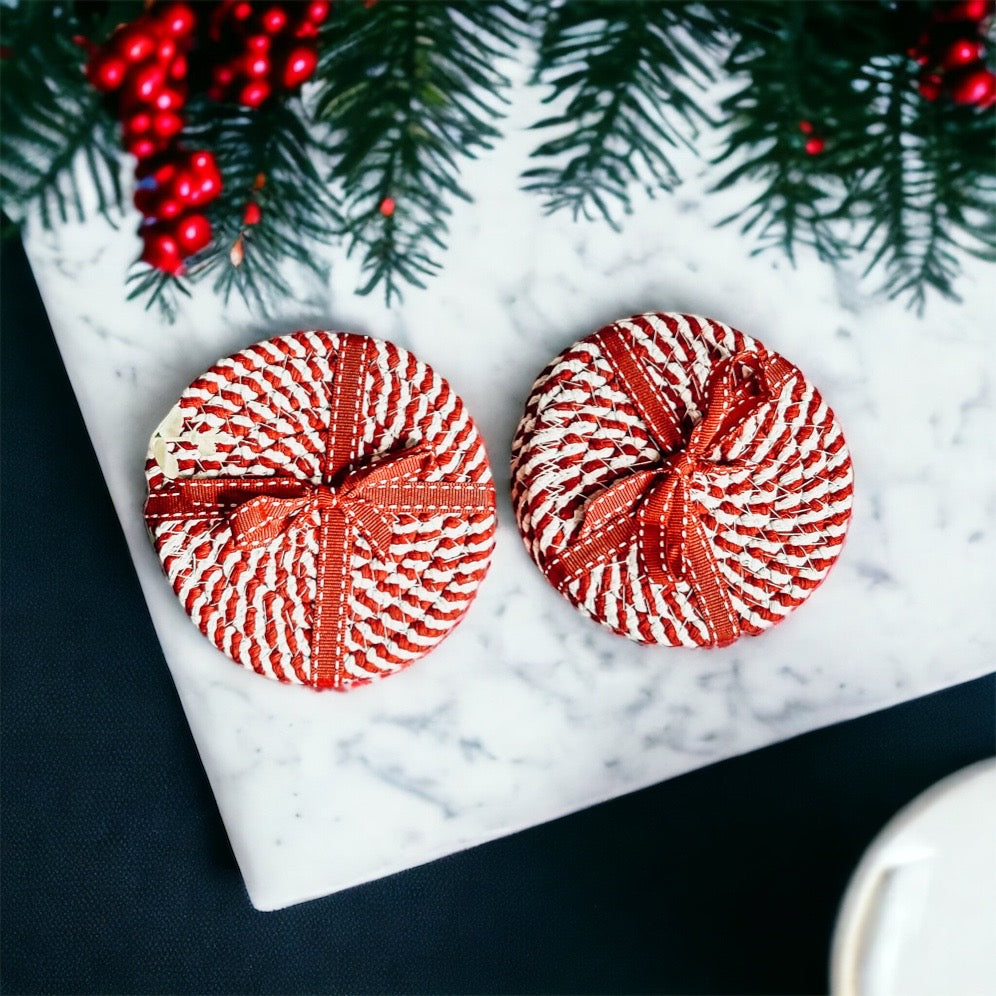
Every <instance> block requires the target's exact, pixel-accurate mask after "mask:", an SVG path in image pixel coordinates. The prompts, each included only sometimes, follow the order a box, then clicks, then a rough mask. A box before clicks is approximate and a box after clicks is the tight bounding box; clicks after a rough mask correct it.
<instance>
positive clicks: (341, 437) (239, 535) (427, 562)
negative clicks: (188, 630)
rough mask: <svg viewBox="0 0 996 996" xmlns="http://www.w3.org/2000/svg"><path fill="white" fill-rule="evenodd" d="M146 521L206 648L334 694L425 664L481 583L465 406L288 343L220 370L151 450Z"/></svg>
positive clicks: (434, 385)
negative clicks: (417, 662) (209, 643)
mask: <svg viewBox="0 0 996 996" xmlns="http://www.w3.org/2000/svg"><path fill="white" fill-rule="evenodd" d="M146 477H147V479H148V487H149V496H148V499H147V501H146V505H145V518H146V522H147V523H148V526H149V531H150V533H151V535H152V540H153V542H154V544H155V547H156V550H157V551H158V553H159V558H160V560H161V561H162V564H163V568H164V570H165V572H166V576H167V577H168V578H169V580H170V582H171V584H172V585H173V589H174V591H175V592H176V594H177V597H178V598H179V599H180V601H181V602H182V603H183V605H184V607H185V608H186V610H187V612H188V614H189V615H190V617H191V618H192V619H193V620H194V622H195V623H196V624H197V625H198V626H199V627H200V629H201V631H202V632H203V633H204V635H205V636H207V637H208V639H210V640H211V641H212V642H213V643H214V644H215V645H216V646H218V647H219V648H220V649H221V650H223V651H224V652H225V653H226V654H228V656H229V657H231V658H232V659H233V660H235V661H236V662H238V663H239V664H241V665H243V667H246V668H251V669H252V670H254V671H257V672H258V673H259V674H262V675H264V676H266V677H268V678H273V679H275V680H277V681H282V682H288V683H293V684H303V685H309V686H311V687H312V688H317V689H325V688H333V689H339V690H345V689H348V688H350V687H352V686H354V685H359V684H363V683H365V682H368V681H371V680H372V679H374V678H379V677H381V676H384V675H388V674H392V673H394V672H396V671H400V670H401V669H402V668H404V667H407V665H409V664H410V663H411V662H412V661H414V660H416V659H417V658H419V657H422V656H423V655H424V654H426V653H428V652H429V651H430V650H431V649H432V648H433V647H434V646H435V645H436V644H437V643H439V642H440V641H441V640H442V639H443V638H444V637H445V636H446V635H447V634H448V633H449V632H450V630H451V629H452V628H453V627H454V626H455V625H456V624H457V623H458V622H459V621H460V619H461V618H462V617H463V615H464V613H465V612H466V611H467V609H468V607H469V605H470V603H471V601H472V600H473V598H474V595H475V594H476V591H477V587H478V585H479V584H480V582H481V580H482V579H483V577H484V575H485V573H486V572H487V569H488V566H489V563H490V559H491V551H492V548H493V546H494V532H495V493H494V484H493V482H492V479H491V471H490V468H489V466H488V458H487V454H486V453H485V450H484V443H483V441H482V439H481V437H480V435H479V434H478V432H477V429H476V428H475V426H474V423H473V422H472V421H471V418H470V416H469V415H468V414H467V412H466V409H465V408H464V406H463V402H462V401H461V400H460V398H459V397H457V395H456V394H455V393H454V392H453V391H452V390H451V389H450V386H449V385H448V384H447V383H446V381H445V380H443V378H442V377H440V376H439V375H438V374H436V373H434V372H433V371H432V370H431V369H430V368H429V367H428V366H427V365H426V364H425V363H422V362H420V361H419V360H417V359H416V358H415V357H414V356H412V355H411V353H408V352H406V351H405V350H403V349H399V348H398V347H397V346H394V345H392V344H391V343H388V342H383V341H381V340H379V339H372V338H368V337H366V336H359V335H351V334H347V333H342V332H295V333H294V334H293V335H287V336H282V337H279V338H275V339H269V340H267V341H266V342H261V343H257V344H256V345H255V346H250V347H249V348H248V349H244V350H242V352H240V353H236V354H235V355H234V356H231V357H229V358H227V359H224V360H221V361H219V362H218V363H217V364H216V365H215V366H214V367H212V368H211V369H210V370H209V371H208V372H207V373H205V374H204V375H203V376H201V377H199V378H198V379H197V380H196V381H194V383H193V384H191V385H190V387H189V388H187V390H186V391H184V393H183V395H182V396H181V398H180V400H179V402H178V403H177V404H176V406H175V407H174V408H173V409H172V411H171V412H170V413H169V414H168V415H167V416H166V418H165V419H164V420H163V422H162V423H161V424H160V426H159V428H158V429H157V430H156V432H155V434H154V435H153V437H152V440H151V443H150V448H149V457H148V462H147V464H146Z"/></svg>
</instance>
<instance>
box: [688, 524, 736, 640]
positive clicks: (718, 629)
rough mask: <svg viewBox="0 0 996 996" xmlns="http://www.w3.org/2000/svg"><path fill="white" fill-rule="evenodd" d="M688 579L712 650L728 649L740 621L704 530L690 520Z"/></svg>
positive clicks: (700, 525) (734, 638) (734, 637)
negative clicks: (718, 648)
mask: <svg viewBox="0 0 996 996" xmlns="http://www.w3.org/2000/svg"><path fill="white" fill-rule="evenodd" d="M685 576H686V578H687V580H688V581H689V582H690V583H691V585H692V590H693V591H694V592H695V597H696V600H697V602H698V605H699V609H700V610H701V612H702V620H703V622H704V623H705V625H706V629H707V630H708V631H709V638H710V641H711V643H712V645H713V646H715V647H725V646H728V645H729V644H731V643H733V642H734V641H735V640H736V639H737V638H738V637H739V636H740V620H739V618H738V617H737V614H736V612H735V611H734V609H733V602H732V600H731V599H730V592H729V589H728V587H727V584H726V579H725V578H724V577H723V574H722V571H721V570H720V568H719V562H718V561H717V560H716V555H715V553H714V552H713V549H712V542H711V541H710V539H709V536H708V534H707V533H706V530H705V526H703V525H702V522H701V520H700V519H699V517H698V516H697V515H692V516H690V525H689V529H688V531H687V534H686V557H685Z"/></svg>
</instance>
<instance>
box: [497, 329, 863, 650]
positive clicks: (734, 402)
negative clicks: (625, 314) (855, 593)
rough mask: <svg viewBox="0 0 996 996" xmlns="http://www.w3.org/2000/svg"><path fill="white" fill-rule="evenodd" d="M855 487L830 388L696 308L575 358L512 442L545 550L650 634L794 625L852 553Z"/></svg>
mask: <svg viewBox="0 0 996 996" xmlns="http://www.w3.org/2000/svg"><path fill="white" fill-rule="evenodd" d="M852 485H853V475H852V469H851V458H850V455H849V453H848V451H847V445H846V444H845V442H844V436H843V433H842V432H841V429H840V426H839V425H838V424H837V421H836V419H835V418H834V415H833V412H832V411H831V410H830V409H829V408H828V407H827V405H826V403H825V402H824V401H823V399H822V398H821V397H820V395H819V392H818V391H817V390H816V388H815V387H813V385H812V384H810V383H809V381H807V380H806V378H805V377H804V376H803V375H802V374H801V373H800V372H799V371H798V370H797V369H796V368H795V367H794V366H792V364H790V363H789V362H788V361H787V360H785V359H783V358H782V357H781V356H779V355H778V354H777V353H772V352H770V351H768V350H766V349H765V348H764V347H763V346H762V345H761V344H760V343H759V342H757V341H756V340H755V339H751V338H750V337H749V336H746V335H744V334H743V333H742V332H738V331H737V330H736V329H731V328H729V327H728V326H726V325H723V324H722V323H721V322H715V321H712V320H710V319H706V318H697V317H695V316H692V315H679V314H647V315H640V316H637V317H635V318H631V319H628V320H625V321H620V322H615V323H614V324H612V325H608V326H606V327H605V328H603V329H601V330H600V331H599V332H596V333H595V334H594V335H592V336H589V337H588V338H587V339H582V340H581V341H580V342H578V343H575V344H574V345H573V346H571V347H570V348H569V349H567V350H565V351H564V352H563V353H561V354H560V356H558V357H556V359H554V360H553V362H552V363H550V365H549V366H548V367H547V368H546V369H545V370H544V371H543V373H542V374H540V377H539V379H538V380H537V381H536V384H535V385H534V386H533V390H532V394H531V396H530V398H529V401H528V403H527V405H526V411H525V414H524V416H523V418H522V421H521V422H520V423H519V428H518V431H517V433H516V436H515V440H514V442H513V445H512V501H513V504H514V507H515V514H516V518H517V519H518V523H519V530H520V532H521V533H522V536H523V539H524V541H525V544H526V547H527V549H528V550H529V552H530V554H531V555H532V557H533V559H534V560H535V561H536V563H537V564H538V565H539V567H540V569H541V570H542V571H543V572H544V573H545V574H546V575H547V577H548V579H549V580H550V582H551V583H552V584H553V585H554V586H555V587H556V588H557V589H558V590H560V591H561V592H562V593H563V594H564V595H565V596H566V597H567V598H568V599H569V600H570V601H571V602H573V603H574V605H576V606H577V607H578V608H579V609H580V610H581V611H582V612H584V613H585V614H586V615H588V616H590V617H591V618H592V619H595V620H597V621H598V622H600V623H602V624H603V625H605V626H608V627H609V628H610V629H612V630H613V631H614V632H616V633H620V634H621V635H623V636H627V637H629V638H630V639H632V640H637V641H638V642H640V643H659V644H668V645H671V646H700V647H708V646H724V645H726V644H729V643H732V642H733V641H734V640H736V639H737V638H738V637H739V636H741V635H742V634H749V635H756V634H758V633H760V632H762V631H763V630H765V629H768V628H769V627H770V626H773V625H774V624H775V623H777V622H779V621H780V620H782V619H783V618H784V617H785V616H786V615H788V613H789V612H791V611H792V609H794V608H795V607H796V606H797V605H800V604H801V603H802V602H803V601H804V600H805V599H806V598H807V597H808V596H809V594H810V593H811V592H812V591H813V589H814V588H816V587H817V585H819V584H820V582H821V581H822V580H823V579H824V578H825V577H826V575H827V572H828V571H829V570H830V568H831V567H832V566H833V563H834V561H835V560H836V559H837V556H838V554H839V553H840V550H841V546H842V544H843V542H844V535H845V533H846V531H847V523H848V519H849V517H850V514H851V503H852Z"/></svg>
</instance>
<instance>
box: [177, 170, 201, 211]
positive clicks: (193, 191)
mask: <svg viewBox="0 0 996 996" xmlns="http://www.w3.org/2000/svg"><path fill="white" fill-rule="evenodd" d="M199 186H200V185H199V184H198V182H197V180H196V179H195V178H194V176H193V174H192V173H188V172H187V171H186V170H179V171H178V172H177V174H176V175H175V176H174V177H173V182H172V184H171V185H170V189H171V191H172V193H173V196H174V197H175V198H176V199H177V200H178V201H180V202H181V203H182V204H194V203H196V202H197V201H199V200H200V197H199V195H198V188H199Z"/></svg>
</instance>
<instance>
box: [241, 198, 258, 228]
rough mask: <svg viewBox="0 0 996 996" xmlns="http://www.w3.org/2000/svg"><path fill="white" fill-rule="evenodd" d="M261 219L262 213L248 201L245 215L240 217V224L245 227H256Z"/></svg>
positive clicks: (255, 205) (256, 205) (254, 204)
mask: <svg viewBox="0 0 996 996" xmlns="http://www.w3.org/2000/svg"><path fill="white" fill-rule="evenodd" d="M262 217H263V212H262V211H261V210H260V209H259V205H258V204H257V203H256V202H255V201H250V202H249V203H248V204H247V205H246V209H245V213H244V214H243V215H242V223H243V224H245V225H258V224H259V221H260V219H261V218H262Z"/></svg>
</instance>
